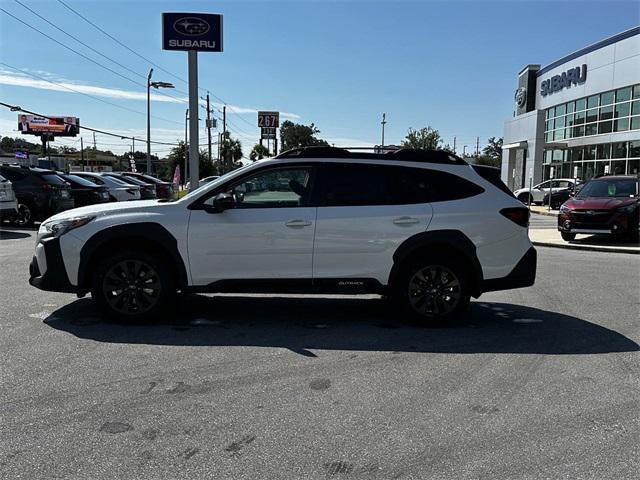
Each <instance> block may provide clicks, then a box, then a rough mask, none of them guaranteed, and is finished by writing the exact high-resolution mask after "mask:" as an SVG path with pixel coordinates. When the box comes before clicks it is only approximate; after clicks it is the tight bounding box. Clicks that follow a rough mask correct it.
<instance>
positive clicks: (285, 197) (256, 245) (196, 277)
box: [188, 164, 316, 285]
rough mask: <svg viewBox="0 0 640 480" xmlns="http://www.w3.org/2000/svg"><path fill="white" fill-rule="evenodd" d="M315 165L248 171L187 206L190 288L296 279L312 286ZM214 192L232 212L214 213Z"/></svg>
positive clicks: (284, 166)
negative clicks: (227, 198)
mask: <svg viewBox="0 0 640 480" xmlns="http://www.w3.org/2000/svg"><path fill="white" fill-rule="evenodd" d="M314 175H315V167H314V166H312V165H309V164H305V165H282V166H273V167H267V168H265V169H262V170H260V171H257V172H253V173H247V174H246V175H244V176H243V177H242V178H240V179H237V180H233V181H230V182H229V183H227V184H225V185H222V186H220V187H218V188H217V189H215V190H214V191H213V192H211V194H210V195H209V196H208V198H206V199H204V200H203V201H201V203H200V204H199V205H196V206H195V207H190V208H192V212H191V216H190V220H189V240H188V241H189V265H190V268H191V277H192V281H193V284H194V285H209V284H212V283H214V282H216V281H219V280H246V281H251V280H257V279H297V280H302V281H307V282H308V283H309V284H310V283H311V274H312V256H313V237H314V231H315V226H316V207H315V206H311V205H310V198H311V189H312V187H313V181H314ZM219 193H228V194H230V195H232V196H234V197H235V204H234V206H233V207H232V208H229V209H226V210H224V211H221V212H215V211H214V208H213V207H214V199H215V197H216V195H217V194H219Z"/></svg>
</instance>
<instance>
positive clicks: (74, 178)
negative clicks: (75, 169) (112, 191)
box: [62, 175, 96, 187]
mask: <svg viewBox="0 0 640 480" xmlns="http://www.w3.org/2000/svg"><path fill="white" fill-rule="evenodd" d="M62 178H64V179H65V180H69V181H71V182H74V183H77V184H78V185H82V186H83V187H95V186H96V184H95V183H93V182H90V181H89V180H87V179H86V178H82V177H79V176H78V175H65V176H64V177H62Z"/></svg>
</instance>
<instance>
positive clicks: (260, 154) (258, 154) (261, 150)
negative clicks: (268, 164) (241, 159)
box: [249, 143, 271, 162]
mask: <svg viewBox="0 0 640 480" xmlns="http://www.w3.org/2000/svg"><path fill="white" fill-rule="evenodd" d="M270 154H271V152H269V149H268V148H267V147H265V146H264V145H260V144H259V143H257V144H256V145H255V146H254V147H253V149H252V150H251V153H250V154H249V158H250V159H251V160H253V161H254V162H255V161H256V160H262V159H263V158H264V157H268V156H269V155H270Z"/></svg>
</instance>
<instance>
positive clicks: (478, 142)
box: [476, 137, 480, 160]
mask: <svg viewBox="0 0 640 480" xmlns="http://www.w3.org/2000/svg"><path fill="white" fill-rule="evenodd" d="M479 156H480V137H476V160H477V159H478V157H479Z"/></svg>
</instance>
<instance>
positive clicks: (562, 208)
mask: <svg viewBox="0 0 640 480" xmlns="http://www.w3.org/2000/svg"><path fill="white" fill-rule="evenodd" d="M569 212H571V209H570V208H569V207H565V206H564V205H560V213H569Z"/></svg>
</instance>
